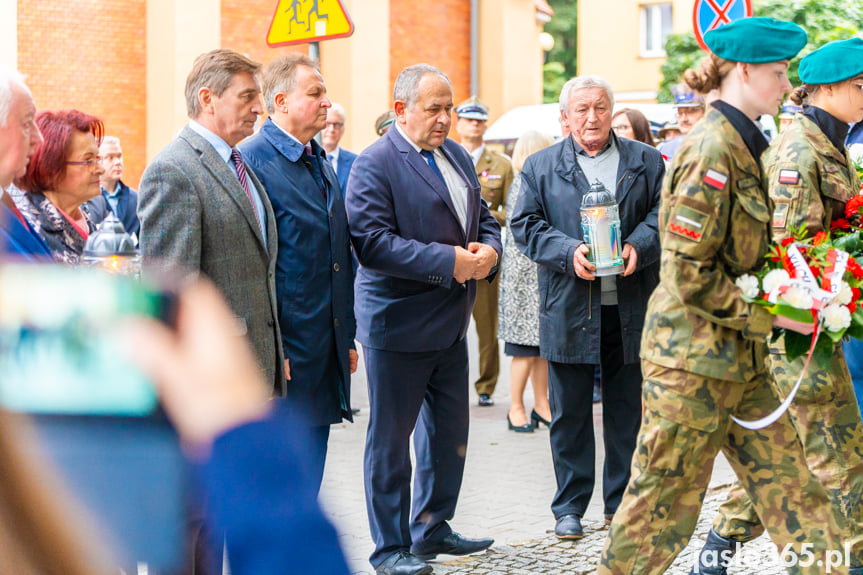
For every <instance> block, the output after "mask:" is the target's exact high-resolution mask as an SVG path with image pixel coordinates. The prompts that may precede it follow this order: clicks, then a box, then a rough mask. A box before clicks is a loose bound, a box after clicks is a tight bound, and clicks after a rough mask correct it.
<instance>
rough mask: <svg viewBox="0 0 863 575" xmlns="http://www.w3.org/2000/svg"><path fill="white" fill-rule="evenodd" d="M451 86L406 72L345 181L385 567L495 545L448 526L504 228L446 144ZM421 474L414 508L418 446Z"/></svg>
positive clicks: (460, 152) (373, 498)
mask: <svg viewBox="0 0 863 575" xmlns="http://www.w3.org/2000/svg"><path fill="white" fill-rule="evenodd" d="M452 100H453V97H452V84H450V81H449V78H447V77H446V75H444V74H443V73H442V72H441V71H440V70H438V69H437V68H434V67H432V66H428V65H426V64H417V65H415V66H410V67H408V68H405V69H404V70H402V72H401V73H400V74H399V76H398V78H397V79H396V82H395V86H394V89H393V101H394V108H395V113H396V123H395V128H394V129H391V130H390V131H389V132H387V133H386V135H384V136H383V137H382V138H381V139H380V140H378V141H377V142H375V143H374V144H372V145H371V146H369V148H367V149H366V150H365V151H364V152H363V153H362V154H360V156H359V157H358V158H357V160H356V161H355V162H354V167H353V169H352V170H351V177H350V179H349V180H348V192H347V209H348V219H349V221H350V228H351V239H352V241H353V244H354V248H355V251H356V254H357V257H358V258H359V261H360V264H361V267H360V270H359V273H358V274H357V287H356V298H357V339H358V340H359V341H360V342H361V343H362V344H363V354H364V359H365V362H366V373H367V375H368V388H369V407H370V410H371V414H370V416H369V429H368V435H367V437H366V452H365V463H364V475H365V482H366V507H367V509H368V514H369V525H370V527H371V532H372V539H373V540H374V542H375V550H374V552H373V553H372V555H371V557H370V561H371V563H372V565H373V566H374V567H375V570H376V572H377V573H382V574H386V575H425V574H429V573H431V572H432V568H431V566H430V565H428V564H427V563H425V561H424V560H425V559H430V558H433V557H435V556H436V555H438V554H441V553H446V554H450V555H465V554H468V553H474V552H476V551H481V550H483V549H486V548H487V547H488V546H489V545H491V544H492V543H493V541H492V540H491V539H466V538H464V537H462V536H461V535H459V534H457V533H455V532H454V531H453V530H452V528H451V527H450V526H449V523H448V521H449V520H450V519H452V517H453V515H454V513H455V507H456V502H457V501H458V494H459V490H460V488H461V479H462V474H463V471H464V462H465V451H466V446H467V435H468V359H467V344H466V341H465V334H466V333H467V327H468V323H469V321H470V314H471V308H472V306H473V302H474V298H475V297H476V282H477V281H492V280H493V279H494V276H495V274H496V272H497V262H498V258H499V257H500V253H501V244H500V226H499V225H498V223H497V222H496V221H495V219H494V218H493V217H492V215H491V213H490V212H489V210H488V207H487V206H486V204H485V203H484V202H483V200H482V196H481V195H480V186H479V181H478V180H477V178H476V174H475V173H474V167H473V162H472V161H471V159H470V156H469V155H468V153H467V152H466V151H465V149H464V148H463V147H461V146H460V145H459V144H457V143H455V142H453V141H452V140H449V139H447V134H448V133H449V129H450V126H451V124H452V118H451V115H452V107H453V101H452ZM411 432H413V433H414V449H415V451H416V462H417V469H416V474H415V477H414V493H413V502H412V503H411V462H410V449H409V441H410V435H411Z"/></svg>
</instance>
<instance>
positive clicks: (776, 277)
mask: <svg viewBox="0 0 863 575" xmlns="http://www.w3.org/2000/svg"><path fill="white" fill-rule="evenodd" d="M789 281H791V276H790V275H788V272H787V271H785V270H783V269H778V270H770V271H769V272H767V275H765V276H764V281H763V282H761V285H762V287H763V288H764V293H770V292H772V291H775V290H776V288H778V287H779V286H781V285H784V284H787V283H788V282H789Z"/></svg>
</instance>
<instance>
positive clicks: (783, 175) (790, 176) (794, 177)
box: [779, 170, 800, 185]
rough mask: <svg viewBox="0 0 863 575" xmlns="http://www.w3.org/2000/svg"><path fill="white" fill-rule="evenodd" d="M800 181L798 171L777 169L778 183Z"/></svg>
mask: <svg viewBox="0 0 863 575" xmlns="http://www.w3.org/2000/svg"><path fill="white" fill-rule="evenodd" d="M799 181H800V172H798V171H797V170H779V183H780V184H792V185H793V184H796V183H797V182H799Z"/></svg>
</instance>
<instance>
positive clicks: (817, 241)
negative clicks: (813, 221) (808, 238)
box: [812, 231, 827, 246]
mask: <svg viewBox="0 0 863 575" xmlns="http://www.w3.org/2000/svg"><path fill="white" fill-rule="evenodd" d="M826 239H827V234H826V233H825V232H824V231H820V232H818V233H817V234H815V237H814V238H812V243H813V244H814V245H816V246H820V245H821V244H822V243H823V242H824V240H826Z"/></svg>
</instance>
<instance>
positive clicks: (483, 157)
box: [455, 96, 513, 406]
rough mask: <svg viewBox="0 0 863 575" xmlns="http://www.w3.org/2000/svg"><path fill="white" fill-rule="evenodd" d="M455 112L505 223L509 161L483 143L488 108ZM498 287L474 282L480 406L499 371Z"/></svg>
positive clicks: (475, 104)
mask: <svg viewBox="0 0 863 575" xmlns="http://www.w3.org/2000/svg"><path fill="white" fill-rule="evenodd" d="M455 113H456V116H458V122H457V123H456V132H458V135H459V138H460V139H461V144H462V146H464V147H465V149H466V150H467V151H468V152H469V153H470V156H471V158H472V159H473V165H474V166H475V167H476V177H477V178H479V183H480V185H481V186H482V197H483V199H484V200H485V201H486V203H487V204H488V209H489V210H491V215H493V216H494V218H495V219H496V220H497V223H499V224H500V225H501V227H503V226H504V225H506V217H505V216H506V192H507V190H509V187H510V186H511V185H512V179H513V171H512V162H511V161H510V160H509V158H507V157H506V156H504V155H503V154H501V153H498V152H495V151H494V150H490V149H489V148H488V147H487V146H486V145H485V143H484V142H483V136H484V135H485V131H486V128H488V108H486V107H485V104H483V103H482V102H480V101H479V99H478V98H477V97H476V96H473V97H471V98H469V99H467V100H465V101H464V102H462V103H461V104H459V105H458V106H457V107H456V109H455ZM480 284H482V285H480ZM499 286H500V279H499V276H498V277H495V279H494V281H493V282H491V283H488V282H478V283H477V290H476V303H475V304H474V306H473V319H474V321H475V322H476V333H477V336H478V338H479V379H478V380H477V381H476V383H475V384H474V385H475V387H476V392H477V394H478V395H479V404H480V405H482V406H489V405H494V400H493V399H492V398H491V396H492V394H493V393H494V388H495V386H496V385H497V376H498V374H499V373H500V347H499V346H498V343H497V300H498V292H499Z"/></svg>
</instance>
